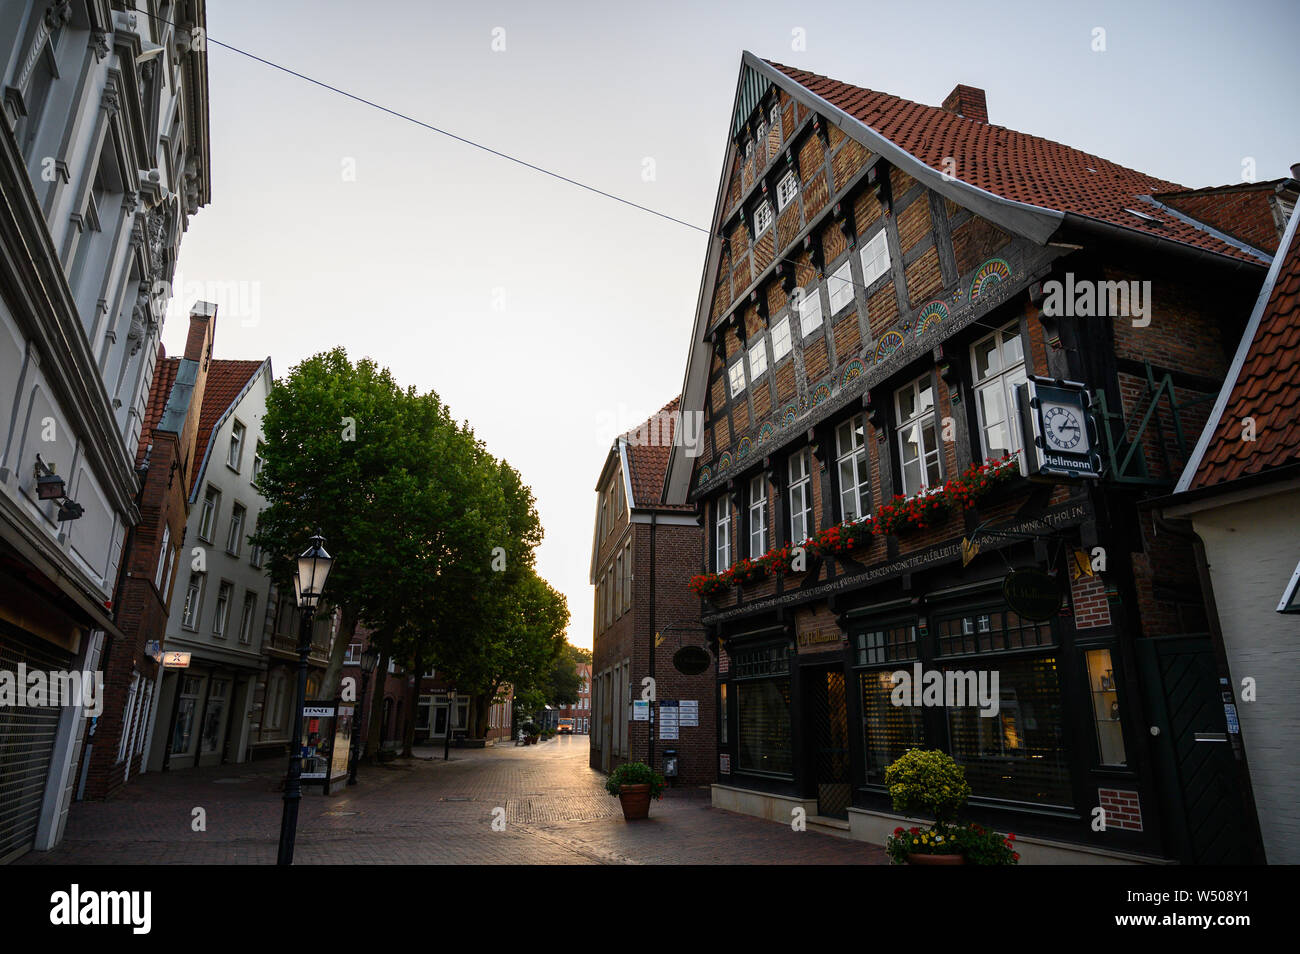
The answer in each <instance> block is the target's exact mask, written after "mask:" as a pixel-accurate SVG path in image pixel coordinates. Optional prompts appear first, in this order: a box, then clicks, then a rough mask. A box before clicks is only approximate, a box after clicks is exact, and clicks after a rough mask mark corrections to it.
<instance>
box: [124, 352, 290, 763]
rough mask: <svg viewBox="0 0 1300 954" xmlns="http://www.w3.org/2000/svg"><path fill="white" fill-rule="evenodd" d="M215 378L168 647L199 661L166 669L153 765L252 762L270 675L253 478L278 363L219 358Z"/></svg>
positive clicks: (266, 593)
mask: <svg viewBox="0 0 1300 954" xmlns="http://www.w3.org/2000/svg"><path fill="white" fill-rule="evenodd" d="M208 382H209V390H208V391H207V394H206V395H205V397H204V402H203V413H202V417H201V419H200V420H201V423H200V430H199V441H200V446H198V447H196V448H195V454H196V456H198V457H199V466H198V467H197V468H196V470H195V481H194V485H193V487H192V488H191V491H190V516H189V520H188V522H187V525H186V528H185V553H186V554H187V557H188V562H187V563H185V564H183V567H184V569H183V570H182V572H181V574H180V576H179V578H178V581H177V591H176V596H175V597H174V598H173V600H172V609H171V616H170V618H169V619H168V621H167V638H166V641H165V642H164V644H163V649H164V650H165V651H167V652H172V651H179V652H186V653H189V654H190V665H189V667H188V668H186V669H172V670H166V671H164V672H163V673H162V684H161V685H160V686H159V690H160V691H159V692H158V701H159V705H158V707H157V714H156V717H155V722H154V727H153V732H152V735H151V740H150V742H149V747H150V748H149V752H150V756H149V768H150V770H159V769H164V768H165V769H177V768H189V767H192V766H196V765H217V764H220V763H222V762H243V761H245V760H246V759H247V758H248V755H249V747H250V742H251V738H252V736H251V735H250V733H251V732H252V731H253V730H254V728H255V726H254V723H255V722H256V721H257V711H256V710H257V705H258V702H257V695H258V693H257V691H256V690H257V687H258V683H259V681H260V680H261V679H262V677H263V674H264V673H265V671H266V660H265V657H264V653H263V650H264V643H265V641H266V639H267V638H268V633H269V627H268V621H269V617H270V613H271V610H272V607H271V583H270V580H269V579H268V578H267V575H266V571H265V569H264V566H265V560H264V559H263V555H262V553H261V552H260V551H259V550H258V549H257V548H256V547H255V546H253V545H252V544H251V543H250V542H249V540H248V538H249V536H250V535H251V534H252V533H253V531H254V528H255V527H256V525H257V518H258V515H259V514H260V513H261V512H262V510H263V509H264V507H265V506H266V501H265V499H264V498H263V497H262V495H261V494H259V493H258V492H257V491H256V490H255V489H254V488H253V481H254V480H256V479H257V475H258V473H259V471H260V469H261V461H262V446H263V445H262V419H263V417H264V416H265V415H266V399H267V395H269V394H270V392H271V386H272V382H273V378H272V374H271V359H270V358H267V359H266V360H265V361H262V362H260V363H259V362H256V361H213V362H212V363H211V365H210V367H209V370H208ZM231 393H234V397H233V398H230V397H229V395H230V394H231ZM209 427H210V428H211V430H210V431H209V430H208V428H209ZM205 434H207V435H208V437H207V440H206V442H204V437H205Z"/></svg>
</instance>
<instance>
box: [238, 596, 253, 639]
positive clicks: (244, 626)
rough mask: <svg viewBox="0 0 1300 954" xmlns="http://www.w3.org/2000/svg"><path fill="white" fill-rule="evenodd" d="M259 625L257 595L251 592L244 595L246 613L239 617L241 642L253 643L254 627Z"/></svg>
mask: <svg viewBox="0 0 1300 954" xmlns="http://www.w3.org/2000/svg"><path fill="white" fill-rule="evenodd" d="M256 623H257V594H256V593H254V592H252V591H249V592H247V593H245V594H244V611H243V612H242V613H240V615H239V641H240V642H241V643H251V642H252V641H253V626H254V625H256Z"/></svg>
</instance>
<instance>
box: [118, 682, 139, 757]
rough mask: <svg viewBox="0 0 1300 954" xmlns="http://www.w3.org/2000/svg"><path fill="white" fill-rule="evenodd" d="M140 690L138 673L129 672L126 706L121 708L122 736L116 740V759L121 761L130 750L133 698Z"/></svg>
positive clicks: (133, 711) (133, 725)
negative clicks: (129, 682)
mask: <svg viewBox="0 0 1300 954" xmlns="http://www.w3.org/2000/svg"><path fill="white" fill-rule="evenodd" d="M139 691H140V674H139V673H138V672H133V673H131V688H130V689H128V690H127V693H126V707H125V708H124V709H123V710H122V736H121V738H119V739H118V740H117V761H118V762H121V761H122V760H123V759H125V758H126V756H127V753H128V752H130V751H131V733H132V731H133V730H134V728H135V715H136V712H135V708H136V706H135V699H136V695H137V694H138V693H139Z"/></svg>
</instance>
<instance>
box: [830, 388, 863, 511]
mask: <svg viewBox="0 0 1300 954" xmlns="http://www.w3.org/2000/svg"><path fill="white" fill-rule="evenodd" d="M835 463H836V467H837V469H838V472H839V478H840V518H841V519H842V520H860V519H862V518H863V517H865V516H867V515H869V514H870V513H871V471H870V467H869V465H868V462H867V419H866V415H864V414H858V415H856V416H854V417H851V418H849V419H848V420H847V421H845V422H844V423H843V424H841V425H840V426H839V427H837V428H836V429H835Z"/></svg>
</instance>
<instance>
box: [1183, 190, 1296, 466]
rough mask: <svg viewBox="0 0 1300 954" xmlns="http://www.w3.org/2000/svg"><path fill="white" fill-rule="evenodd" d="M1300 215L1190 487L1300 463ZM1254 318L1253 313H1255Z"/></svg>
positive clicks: (1291, 226)
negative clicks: (1249, 429) (1249, 436)
mask: <svg viewBox="0 0 1300 954" xmlns="http://www.w3.org/2000/svg"><path fill="white" fill-rule="evenodd" d="M1296 219H1297V215H1296V214H1295V213H1292V222H1291V225H1290V227H1289V228H1288V229H1287V239H1289V245H1288V246H1287V247H1285V248H1282V249H1279V250H1278V255H1279V256H1281V262H1280V265H1278V267H1277V270H1276V274H1275V275H1274V276H1272V277H1273V282H1272V287H1271V288H1270V287H1269V286H1268V285H1267V284H1266V285H1265V288H1264V290H1263V291H1261V293H1260V294H1261V297H1264V296H1267V297H1266V298H1265V304H1264V306H1263V311H1262V312H1261V313H1260V316H1259V324H1258V325H1257V326H1256V328H1255V333H1254V335H1253V337H1252V338H1251V340H1250V345H1249V348H1248V350H1247V351H1246V355H1245V358H1244V359H1243V361H1242V364H1241V369H1240V371H1239V372H1238V373H1237V376H1236V379H1235V381H1232V382H1230V386H1231V388H1232V390H1231V392H1230V393H1229V396H1228V399H1227V402H1226V403H1225V404H1224V406H1223V410H1222V413H1221V414H1220V415H1219V416H1218V418H1217V419H1212V420H1215V421H1216V423H1215V425H1214V433H1213V436H1212V437H1211V438H1210V440H1209V443H1208V444H1207V445H1206V447H1205V451H1204V454H1203V455H1202V457H1201V459H1200V461H1199V462H1198V464H1197V468H1196V473H1195V476H1194V477H1193V478H1192V480H1191V482H1190V484H1189V485H1188V487H1187V489H1189V490H1196V489H1199V488H1203V487H1208V486H1211V485H1214V484H1221V483H1225V482H1227V481H1230V480H1237V479H1238V478H1241V477H1249V476H1251V475H1254V474H1260V473H1263V472H1265V471H1268V470H1271V469H1273V468H1276V467H1282V466H1285V465H1287V464H1294V463H1298V462H1300V360H1297V355H1300V238H1297V232H1298V231H1300V230H1297V228H1296V226H1297V224H1298V223H1297V221H1296ZM1252 319H1253V316H1252ZM1248 417H1249V418H1254V421H1255V440H1253V441H1248V440H1243V438H1242V435H1243V425H1242V419H1243V418H1248Z"/></svg>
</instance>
